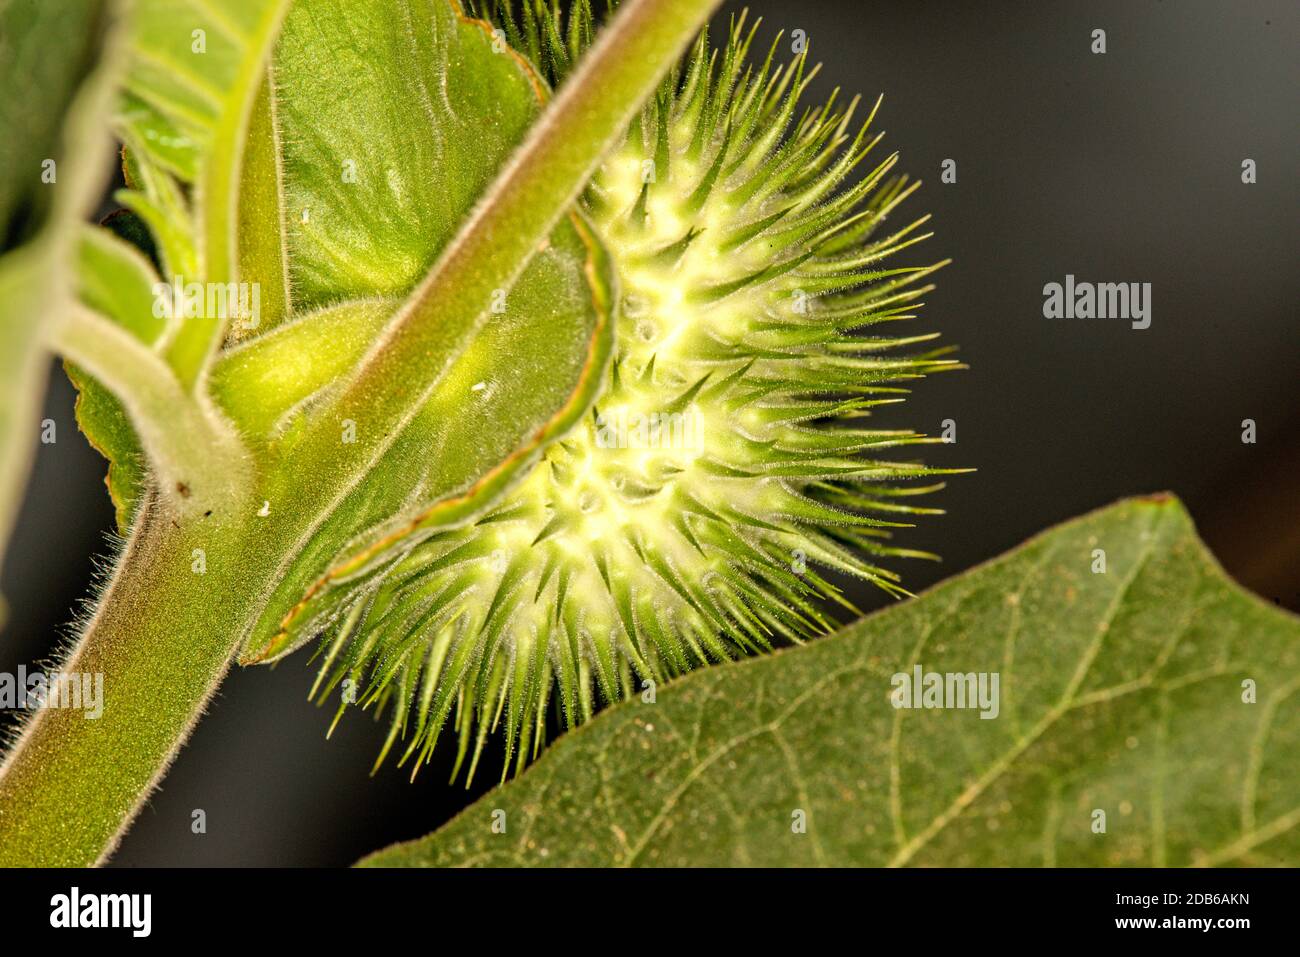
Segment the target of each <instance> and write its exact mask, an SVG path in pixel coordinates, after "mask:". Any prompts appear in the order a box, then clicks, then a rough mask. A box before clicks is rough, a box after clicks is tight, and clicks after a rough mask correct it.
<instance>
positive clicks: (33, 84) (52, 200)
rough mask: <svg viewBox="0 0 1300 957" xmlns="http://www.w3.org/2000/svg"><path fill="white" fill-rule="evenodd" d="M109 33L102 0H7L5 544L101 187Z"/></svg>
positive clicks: (2, 404)
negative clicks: (75, 238) (50, 331)
mask: <svg viewBox="0 0 1300 957" xmlns="http://www.w3.org/2000/svg"><path fill="white" fill-rule="evenodd" d="M107 36H108V32H107V21H106V10H105V4H103V3H100V2H93V0H84V2H69V3H42V2H39V0H0V64H3V69H2V71H0V87H2V88H3V90H4V95H3V96H0V129H3V130H4V131H5V135H4V137H2V138H0V237H3V243H4V246H3V251H2V252H0V550H2V549H3V547H4V545H5V543H6V542H7V540H8V536H9V530H10V528H11V526H12V523H13V516H14V513H15V512H16V510H17V508H18V505H19V502H20V500H21V498H22V492H23V486H24V483H25V481H26V477H27V470H28V467H29V465H30V462H31V457H32V450H33V449H34V447H35V440H36V435H37V432H38V429H39V421H38V418H37V417H38V415H39V410H40V402H41V392H42V388H43V386H44V383H45V376H46V370H47V368H48V361H49V358H48V353H47V351H46V348H45V345H44V342H43V335H42V333H43V329H42V322H44V321H47V320H49V318H50V317H51V315H52V314H54V313H55V312H56V311H57V310H58V309H59V308H60V307H61V306H62V304H63V303H64V301H65V299H66V297H67V296H68V290H67V287H66V285H67V284H66V276H65V274H64V271H63V269H62V259H63V257H64V256H65V255H66V253H67V247H68V245H69V243H70V241H71V238H72V230H71V226H72V224H74V223H75V221H76V219H77V218H78V217H79V216H81V215H83V214H84V212H85V210H86V208H87V207H88V206H89V205H90V204H91V203H92V202H93V201H94V199H95V198H96V193H97V191H98V190H99V188H100V186H99V182H100V176H99V174H101V172H102V163H101V161H102V160H103V159H104V158H105V153H106V147H107V137H106V136H104V135H103V134H102V132H101V129H100V121H99V116H100V114H101V113H102V110H103V105H102V103H101V102H100V101H101V100H102V98H103V91H104V89H105V84H104V83H103V82H102V72H100V73H95V67H96V61H97V60H98V59H99V57H100V55H101V52H102V50H103V49H104V48H105V42H106V37H107ZM50 164H53V165H50Z"/></svg>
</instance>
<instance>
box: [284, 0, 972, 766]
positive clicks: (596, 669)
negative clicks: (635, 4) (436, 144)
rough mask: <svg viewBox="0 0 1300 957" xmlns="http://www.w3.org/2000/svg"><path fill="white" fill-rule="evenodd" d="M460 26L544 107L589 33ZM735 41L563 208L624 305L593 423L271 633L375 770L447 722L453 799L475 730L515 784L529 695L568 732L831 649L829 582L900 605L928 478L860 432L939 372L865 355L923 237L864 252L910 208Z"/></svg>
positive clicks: (698, 65)
mask: <svg viewBox="0 0 1300 957" xmlns="http://www.w3.org/2000/svg"><path fill="white" fill-rule="evenodd" d="M471 12H476V13H478V14H480V15H482V16H485V17H488V18H490V19H491V21H492V24H493V26H492V29H493V32H494V36H495V38H496V41H497V42H498V43H501V42H509V43H510V44H511V45H512V47H514V48H515V49H516V50H518V51H521V52H522V53H524V54H525V55H526V56H527V57H528V58H529V62H530V63H531V64H535V65H536V66H535V67H534V68H535V69H538V70H539V71H540V72H542V74H543V75H544V77H545V79H546V80H548V81H550V82H552V83H558V82H560V81H562V79H563V77H564V74H565V72H566V71H567V69H568V67H569V65H570V64H572V63H573V62H575V61H576V60H577V58H578V56H579V54H580V53H581V52H582V49H583V47H584V45H585V44H586V42H587V38H589V37H590V36H591V33H592V29H591V15H590V10H589V8H588V7H587V6H586V4H581V5H579V6H578V7H577V8H576V9H575V10H574V11H573V13H572V14H571V16H570V17H569V18H567V20H566V19H564V18H562V17H561V15H560V13H559V12H558V11H557V10H555V9H553V8H549V7H547V6H545V5H539V4H525V5H524V9H523V11H522V17H521V18H518V19H517V18H516V17H515V16H512V15H511V12H510V5H509V4H498V5H493V6H491V7H490V8H481V9H479V10H476V11H471ZM755 33H756V27H755V28H747V27H746V26H745V23H744V18H743V17H742V18H740V20H739V21H738V22H735V23H734V24H733V28H732V30H731V32H730V35H729V37H728V40H727V42H726V44H725V46H724V47H723V48H722V49H721V51H720V55H719V54H718V53H716V52H714V51H712V49H711V46H710V44H709V41H708V39H707V36H701V37H700V38H699V39H698V41H697V42H696V43H695V45H694V47H693V50H692V52H691V54H690V56H689V58H688V59H687V60H686V62H685V65H684V68H683V69H681V70H680V71H677V72H674V73H673V74H672V75H670V76H669V77H668V78H667V80H666V81H665V82H664V83H663V85H662V87H661V88H660V90H659V92H658V95H657V96H656V97H655V98H654V99H653V100H652V101H651V102H650V103H648V104H647V105H646V106H645V107H644V109H643V110H642V111H641V112H640V114H639V115H638V116H637V117H636V119H635V121H634V122H633V123H632V125H631V127H630V128H629V129H628V130H627V135H626V138H625V141H624V142H623V143H622V145H621V146H620V147H619V148H618V149H616V150H615V152H614V153H613V154H612V155H610V156H609V157H608V159H607V160H606V162H605V163H604V165H603V166H602V167H601V169H600V170H599V173H598V174H597V176H596V177H595V179H594V181H593V182H592V183H591V184H590V186H589V187H588V189H587V190H586V192H585V194H584V196H583V199H582V208H583V210H584V211H585V213H586V216H587V218H588V220H589V222H590V223H591V225H592V226H593V228H594V229H595V231H596V233H597V235H598V236H599V238H600V240H601V242H602V244H603V245H604V247H605V248H606V249H607V250H608V253H609V256H610V258H611V260H612V264H613V267H614V271H615V272H616V274H617V278H618V283H619V289H620V303H621V312H620V316H619V324H618V331H617V342H616V347H615V354H614V357H613V360H612V364H611V366H610V368H609V370H608V373H607V375H606V377H605V380H604V383H603V387H602V389H601V390H600V392H599V395H598V397H597V399H596V401H595V404H594V407H593V408H592V409H591V411H590V414H589V415H588V416H587V417H585V418H584V419H583V421H581V422H580V423H579V424H578V425H577V426H576V427H575V428H573V429H572V430H571V431H569V432H568V433H567V434H566V435H564V436H563V437H562V438H560V439H559V440H557V441H555V442H554V443H552V444H551V445H550V446H549V447H548V448H546V449H545V451H544V453H543V454H542V455H541V456H540V458H539V460H538V461H537V462H536V464H535V465H533V466H532V467H531V469H530V470H529V471H527V473H526V474H525V475H523V476H522V478H521V479H520V480H519V481H518V482H517V484H516V485H515V486H514V487H513V488H511V489H510V490H509V492H508V493H507V494H506V495H505V496H504V497H502V498H501V499H500V500H499V501H498V502H497V503H496V504H495V506H494V507H492V508H491V510H490V511H488V512H487V513H486V514H484V515H482V516H481V517H479V518H478V519H477V520H476V521H474V522H473V523H472V524H468V525H465V526H462V527H457V528H452V529H441V530H430V531H425V532H422V533H417V534H411V535H408V536H405V537H404V538H402V539H401V540H400V543H399V544H398V545H396V546H395V547H391V548H389V549H388V550H387V552H386V553H385V554H384V555H383V556H382V558H381V559H379V560H372V561H370V562H369V563H368V564H367V565H366V567H365V569H364V573H362V574H352V575H350V576H343V577H341V578H340V580H337V581H330V582H328V583H325V584H324V586H323V587H321V588H320V589H319V590H318V591H317V592H315V593H313V594H312V595H311V596H310V598H309V600H308V601H307V602H305V603H304V604H303V605H302V606H300V607H299V608H298V609H297V610H296V612H295V614H294V616H293V618H292V620H291V621H290V623H289V625H288V627H289V628H290V629H296V630H299V631H304V632H311V633H316V632H323V633H324V638H323V645H322V647H321V651H320V656H321V659H322V670H321V674H320V678H319V679H318V682H317V685H316V688H315V689H314V694H315V695H316V696H317V697H319V698H320V699H322V700H323V699H325V698H326V697H327V696H329V695H334V694H337V695H339V696H340V700H341V702H342V703H341V704H340V706H339V714H342V713H343V711H344V710H345V709H346V707H347V705H348V704H350V703H353V702H355V703H358V704H360V705H362V706H371V707H376V708H379V709H381V710H382V709H384V708H387V709H388V710H389V711H391V718H392V725H391V731H390V734H389V736H388V740H387V743H386V744H385V745H384V747H383V753H382V754H381V755H380V761H382V760H383V758H384V755H386V754H389V753H390V752H391V751H392V750H393V749H394V746H395V745H399V742H400V745H399V747H398V749H397V750H398V752H399V753H400V756H401V758H400V759H401V761H403V762H407V761H411V762H413V764H414V767H416V768H418V767H419V765H420V764H421V763H423V762H424V761H425V760H427V758H428V756H429V754H430V753H431V751H432V749H433V748H434V745H435V742H436V741H437V740H438V737H439V732H440V729H442V728H443V727H444V725H445V724H446V723H447V720H448V718H449V717H451V716H452V712H453V710H454V711H455V717H454V718H453V719H452V721H453V724H454V726H455V727H456V729H457V730H458V731H459V733H460V740H461V750H460V757H461V759H462V760H463V759H464V758H465V757H466V755H467V754H472V756H471V757H470V760H469V765H468V768H469V776H472V774H473V770H474V766H475V765H476V764H477V761H478V757H479V755H480V754H481V752H482V748H483V746H484V743H485V741H486V740H487V738H488V735H489V734H490V732H491V731H492V730H494V729H497V728H498V727H500V728H503V729H504V738H505V742H506V748H507V752H508V760H507V768H508V767H509V764H510V761H509V758H510V757H513V760H514V763H515V764H516V766H518V765H522V764H523V763H524V762H525V761H526V760H527V759H528V758H529V757H530V756H533V755H535V754H536V752H537V750H538V748H539V747H540V745H541V743H542V741H543V738H544V736H545V725H546V720H547V715H548V713H550V711H551V708H550V703H551V701H552V699H553V698H558V701H559V709H558V710H559V714H560V717H561V720H562V721H563V722H564V724H565V725H566V726H569V725H573V724H575V723H578V722H581V721H583V720H584V719H586V718H587V717H589V716H590V715H591V714H592V712H593V709H594V708H595V707H596V706H597V703H598V702H599V701H601V700H604V701H609V700H616V699H619V698H621V697H625V696H627V695H629V694H631V693H633V692H637V693H645V691H646V690H647V689H652V688H653V686H654V684H655V683H657V682H660V681H662V680H664V679H667V678H669V677H671V676H673V675H677V674H680V673H681V672H684V671H686V670H687V669H690V668H693V667H696V666H700V665H705V664H708V663H710V662H716V661H720V660H725V659H729V658H734V657H736V656H738V655H743V654H746V653H750V652H755V651H759V650H762V649H767V648H770V647H772V646H773V645H774V644H778V643H784V642H798V641H801V640H804V639H807V638H811V637H814V636H816V635H818V634H821V633H824V632H826V631H828V630H829V629H831V628H832V626H833V621H832V618H831V617H830V615H829V611H828V609H829V607H830V606H832V605H833V604H834V603H838V604H840V605H842V606H844V607H845V608H848V609H850V610H852V605H851V604H850V603H849V602H848V601H847V600H846V599H845V598H844V597H843V596H842V594H841V591H840V589H839V588H838V587H837V586H836V585H835V584H833V583H832V581H831V580H830V578H832V577H833V575H827V574H825V572H826V571H827V570H829V572H830V573H834V574H840V575H848V576H856V577H858V578H861V579H866V580H867V581H869V582H872V583H874V584H875V585H878V586H880V587H881V588H883V589H884V590H886V591H887V592H889V593H891V594H895V595H901V594H905V592H904V590H903V588H902V587H901V585H900V584H899V577H898V575H897V573H896V572H894V571H892V570H890V569H888V568H887V567H885V566H884V565H883V564H877V562H878V561H881V562H885V561H886V560H887V559H892V558H898V557H903V556H916V555H921V554H922V553H919V552H915V551H909V550H907V549H904V548H899V547H895V546H893V545H891V544H889V543H888V541H887V539H888V537H889V535H890V533H891V531H892V529H894V528H896V527H900V526H902V525H904V524H906V519H908V518H909V517H910V516H914V515H917V514H922V513H926V512H933V511H936V510H934V509H928V508H923V507H920V506H916V505H913V504H910V502H911V496H914V495H917V494H921V493H925V492H928V491H931V490H933V489H934V488H937V487H938V486H937V485H935V484H933V483H929V484H927V483H925V482H921V483H919V484H918V483H917V482H916V481H915V480H917V479H922V478H924V477H926V476H934V475H936V474H938V473H939V472H941V471H943V470H937V469H932V468H926V467H924V466H922V465H919V464H916V463H914V462H911V461H894V460H889V459H886V458H882V455H885V454H887V453H886V452H885V450H887V449H896V448H899V447H902V446H910V445H916V444H920V443H924V442H930V441H935V440H934V439H930V438H927V437H925V436H922V435H920V434H918V433H916V432H911V431H897V430H879V429H872V428H866V427H863V420H864V419H866V417H867V416H868V415H869V414H870V413H871V412H872V411H873V410H875V409H876V408H878V407H880V406H884V405H888V404H891V403H896V402H899V401H900V399H901V396H902V395H903V393H904V392H905V391H906V390H905V389H904V388H903V387H901V385H900V384H901V383H904V382H906V381H907V380H911V379H916V378H918V377H920V376H923V375H925V374H927V373H930V372H935V371H939V370H943V369H950V368H954V367H955V366H956V362H955V361H954V360H952V359H948V358H943V356H944V354H945V353H946V352H947V350H946V349H943V348H933V347H922V348H921V349H920V350H914V351H911V352H908V351H906V350H907V349H908V347H912V346H919V345H920V344H922V343H926V342H928V341H929V340H931V339H933V338H934V336H932V335H916V336H909V337H905V338H897V337H888V336H882V335H878V334H876V332H877V327H881V326H883V325H884V324H886V323H892V322H895V321H900V320H904V319H908V318H911V317H912V314H913V311H914V310H915V308H916V306H917V305H919V302H920V299H921V297H922V296H923V295H924V293H925V292H926V291H927V290H928V289H929V288H930V287H928V286H925V285H920V284H918V281H919V280H921V279H923V278H924V277H926V276H927V275H929V274H930V273H931V272H933V271H934V270H935V269H937V268H938V267H939V266H940V265H942V263H940V264H937V265H929V266H919V267H917V266H906V265H894V264H893V263H894V255H895V254H896V253H899V252H901V251H902V250H904V249H906V248H907V247H909V246H911V245H913V244H914V243H918V242H920V241H921V240H923V239H925V238H927V236H928V235H929V234H928V233H923V232H921V229H922V227H923V225H924V224H925V222H926V217H922V218H920V219H917V220H915V221H914V222H911V223H909V224H907V225H906V226H903V227H902V228H899V229H895V230H892V231H891V230H887V229H886V228H885V223H886V221H887V220H888V219H889V218H890V217H891V216H892V214H893V213H894V211H895V210H896V209H897V208H898V207H899V205H900V203H901V202H902V201H903V200H904V198H905V197H907V196H908V194H910V193H911V192H912V189H913V186H912V185H909V184H908V183H907V181H906V179H905V177H902V176H893V175H891V170H892V168H893V167H894V165H895V160H896V156H889V157H887V158H884V159H883V160H881V161H880V162H878V163H876V164H875V165H874V166H871V164H868V166H867V169H865V170H863V169H862V167H863V165H864V162H865V161H866V160H867V159H868V158H869V157H870V156H871V155H872V152H873V149H874V148H875V147H876V145H877V144H878V143H879V141H880V136H879V135H874V134H873V133H872V131H871V122H872V119H873V118H874V115H875V109H874V108H873V109H872V111H871V112H870V114H869V115H868V116H867V117H866V118H865V121H863V122H861V124H860V125H857V124H856V123H855V116H856V114H857V113H858V109H857V107H858V103H857V101H856V100H855V101H854V102H852V103H849V104H848V105H847V106H844V107H840V106H837V104H836V101H835V98H834V97H832V98H831V100H830V101H829V102H827V103H825V104H823V105H821V106H817V107H811V108H810V107H807V106H805V105H802V104H801V98H802V97H803V94H804V93H805V89H806V87H807V85H808V83H809V80H810V79H811V76H812V74H813V72H815V71H813V70H809V69H807V53H806V51H805V52H803V53H801V54H800V55H799V56H797V57H796V58H794V59H793V61H792V62H787V63H777V62H776V61H777V59H778V52H779V50H780V49H781V44H780V38H779V37H778V38H777V40H776V41H774V42H773V43H772V46H771V49H770V50H769V51H768V52H767V54H766V56H765V58H764V59H763V60H761V61H754V60H751V58H750V52H751V51H750V47H751V43H752V41H753V39H754V37H755ZM877 105H878V104H877ZM855 172H862V173H863V175H861V176H860V177H859V178H858V179H856V181H854V182H853V184H852V185H849V186H845V184H846V183H847V182H849V177H850V174H852V173H855ZM475 387H477V388H480V389H482V388H487V387H488V386H487V385H486V384H485V383H477V384H476V386H475ZM471 744H472V745H473V747H472V750H471V747H470V746H471ZM460 766H461V762H460V761H458V762H457V767H458V768H459V767H460Z"/></svg>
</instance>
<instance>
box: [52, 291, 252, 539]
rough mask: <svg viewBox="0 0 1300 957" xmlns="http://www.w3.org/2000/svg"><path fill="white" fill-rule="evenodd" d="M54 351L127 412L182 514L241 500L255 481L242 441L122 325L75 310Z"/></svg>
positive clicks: (58, 334) (58, 330)
mask: <svg viewBox="0 0 1300 957" xmlns="http://www.w3.org/2000/svg"><path fill="white" fill-rule="evenodd" d="M54 340H55V341H54V343H53V345H54V346H55V348H57V350H58V351H59V352H61V353H62V354H63V356H64V357H65V358H66V359H68V360H69V361H71V362H73V363H75V364H76V365H78V366H80V367H82V368H83V369H85V370H86V371H87V372H89V373H90V374H91V375H93V376H94V377H95V378H96V379H98V380H99V381H100V382H102V383H104V385H105V386H107V387H108V388H109V389H110V390H111V391H112V392H113V393H114V394H115V395H116V396H117V397H118V399H119V400H120V401H121V402H122V404H123V405H124V406H125V407H126V410H127V412H128V413H129V414H130V416H131V423H132V425H133V426H134V427H135V430H136V433H137V434H138V435H139V436H140V440H141V442H142V443H143V445H144V448H145V451H146V452H147V453H148V455H149V462H150V464H151V465H152V466H153V468H154V469H155V470H156V471H157V473H158V478H159V484H160V486H161V488H162V489H163V490H164V492H165V493H166V494H167V496H168V498H169V499H171V500H173V502H174V504H175V506H176V508H177V511H178V512H179V513H180V514H182V515H197V514H202V513H203V512H207V511H212V510H216V509H218V508H220V507H222V506H223V505H227V504H230V503H233V502H235V501H237V500H238V499H239V498H240V497H241V496H242V495H243V494H244V493H245V492H246V491H247V487H248V482H249V465H248V461H247V457H246V454H245V452H244V449H243V447H242V445H241V444H240V442H239V439H238V437H237V436H236V435H235V433H234V431H233V430H232V429H230V428H229V427H228V426H227V425H226V423H224V422H222V421H221V419H220V418H219V416H218V414H217V413H216V411H215V410H212V409H210V408H205V405H206V402H205V400H204V398H203V397H196V396H192V395H190V394H189V393H188V392H187V391H186V390H185V389H184V388H182V386H181V383H180V382H178V381H177V379H176V376H175V375H174V374H173V373H172V370H171V368H170V367H169V366H168V365H167V363H166V362H164V361H163V359H162V357H161V356H159V355H158V354H157V353H155V352H154V351H153V350H151V349H150V348H149V347H148V346H146V345H145V344H144V343H142V342H140V340H138V339H136V338H135V337H134V336H132V335H131V334H130V333H129V332H127V331H126V330H125V329H123V328H122V327H121V326H118V325H116V324H115V323H113V322H110V321H108V320H107V319H105V318H103V317H102V316H100V315H98V314H96V313H94V312H92V311H91V310H89V309H86V308H85V307H84V306H79V305H78V306H73V307H72V308H71V309H70V310H69V311H68V314H67V316H66V319H65V320H64V321H63V322H60V323H59V324H57V325H56V327H55V333H54Z"/></svg>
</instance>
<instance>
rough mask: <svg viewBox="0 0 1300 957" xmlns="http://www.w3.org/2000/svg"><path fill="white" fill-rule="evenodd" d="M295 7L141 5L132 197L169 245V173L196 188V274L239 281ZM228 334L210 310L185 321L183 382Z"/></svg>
mask: <svg viewBox="0 0 1300 957" xmlns="http://www.w3.org/2000/svg"><path fill="white" fill-rule="evenodd" d="M287 6H288V4H287V0H225V2H222V3H219V4H218V3H211V2H207V0H151V2H149V3H142V4H137V5H136V6H135V8H134V10H133V11H132V16H131V19H130V58H129V68H128V71H127V80H126V93H125V95H124V97H123V102H122V107H121V109H120V112H119V126H120V128H121V135H122V137H123V139H124V140H125V141H126V143H127V144H128V146H129V147H130V148H131V150H132V152H133V153H135V154H136V156H135V165H136V170H137V172H138V173H139V174H140V176H141V178H142V179H143V180H145V183H144V192H143V193H141V194H139V196H138V197H137V198H135V199H133V200H131V201H129V202H130V204H131V206H132V208H133V209H134V211H135V212H137V213H138V214H139V215H141V216H142V217H143V218H144V219H145V220H146V221H150V222H151V225H157V226H158V227H159V230H160V232H162V233H163V235H161V236H159V237H158V240H159V244H160V245H161V246H163V247H164V248H166V247H167V246H168V245H169V237H168V236H167V228H166V226H165V225H164V224H165V223H167V222H168V220H172V221H174V219H175V216H174V211H175V210H174V207H176V206H177V205H179V203H178V201H177V199H176V196H175V193H176V190H175V189H174V188H173V187H171V186H168V185H167V184H166V173H167V172H168V171H170V172H171V173H174V174H176V175H177V176H179V178H180V179H181V180H183V181H185V182H187V183H190V184H192V185H193V196H194V204H193V209H192V210H190V214H191V216H192V229H193V240H194V242H193V246H194V249H195V251H196V261H195V266H196V268H197V275H196V274H189V275H186V276H185V279H186V280H187V281H204V282H213V283H228V282H234V281H235V280H236V279H237V278H238V265H239V258H240V253H239V247H238V245H237V239H236V224H237V223H238V222H239V220H240V218H241V211H240V201H239V193H240V189H239V187H240V181H241V178H242V175H243V170H244V162H243V157H244V150H245V144H246V140H247V138H248V134H249V129H250V126H255V125H256V124H255V123H253V122H252V117H253V115H254V104H255V101H256V99H257V97H258V93H259V91H260V90H261V89H262V86H263V78H264V64H265V63H266V60H267V58H268V56H269V54H270V51H271V46H272V44H273V43H274V42H275V38H276V35H277V33H278V31H279V28H280V23H281V21H282V20H283V18H284V14H285V11H286V9H287ZM150 166H153V167H155V168H154V169H148V167H150ZM168 207H173V209H172V210H171V212H172V213H173V215H170V216H169V215H168V212H169V210H168ZM173 258H174V257H173ZM223 333H224V317H217V316H208V315H206V314H205V315H204V316H202V317H199V318H196V319H193V320H191V321H188V322H186V323H184V324H182V325H181V326H180V327H179V328H178V330H177V333H176V335H175V336H174V337H172V338H171V340H170V341H169V342H168V344H167V355H168V359H169V361H170V362H171V364H172V366H173V367H174V368H175V369H176V372H177V375H178V376H179V377H180V379H181V381H182V383H183V384H185V385H187V386H189V385H192V384H193V383H194V382H195V381H196V380H197V379H198V378H199V376H200V375H201V374H202V373H203V371H204V370H205V368H206V366H207V363H208V360H209V356H210V355H211V353H212V351H213V349H215V348H216V347H217V346H218V345H219V339H220V337H221V336H222V335H223Z"/></svg>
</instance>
